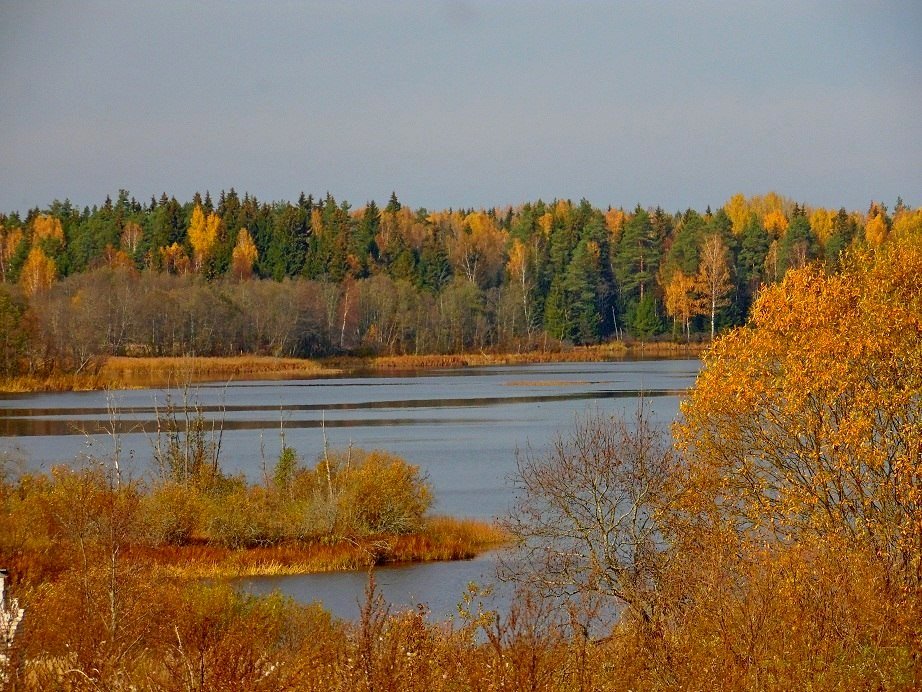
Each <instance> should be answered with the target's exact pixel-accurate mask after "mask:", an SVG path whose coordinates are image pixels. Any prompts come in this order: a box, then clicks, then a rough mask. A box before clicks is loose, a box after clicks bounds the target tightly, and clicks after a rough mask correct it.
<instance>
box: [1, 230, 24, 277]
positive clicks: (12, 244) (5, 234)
mask: <svg viewBox="0 0 922 692" xmlns="http://www.w3.org/2000/svg"><path fill="white" fill-rule="evenodd" d="M22 237H23V233H22V229H21V228H7V227H6V226H4V225H3V224H2V223H0V282H6V274H7V272H8V271H9V268H10V260H11V259H12V258H13V255H14V254H15V252H16V248H18V247H19V243H20V242H22Z"/></svg>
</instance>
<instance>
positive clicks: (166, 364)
mask: <svg viewBox="0 0 922 692" xmlns="http://www.w3.org/2000/svg"><path fill="white" fill-rule="evenodd" d="M709 346H710V344H709V343H704V342H701V343H693V344H680V343H675V342H652V343H641V342H636V343H630V344H625V343H624V342H611V343H607V344H599V345H594V346H573V347H570V348H565V349H561V350H553V351H551V350H540V351H539V350H535V351H523V352H516V353H487V352H483V351H481V352H475V353H453V354H425V355H402V356H356V355H344V356H327V357H324V358H316V359H311V358H281V357H274V356H258V355H243V356H159V357H145V356H140V357H138V356H107V357H104V358H100V359H99V360H98V362H97V363H96V365H95V367H94V368H93V370H92V372H89V373H86V372H84V373H60V374H51V375H47V376H20V377H14V378H9V379H7V380H2V381H0V393H6V394H28V393H36V392H68V391H74V392H76V391H95V390H102V389H109V388H112V389H141V388H145V387H163V386H174V385H175V386H180V385H184V384H190V383H203V382H215V381H221V380H228V381H230V380H240V381H247V380H265V379H279V380H281V379H310V378H315V377H342V376H346V375H357V374H390V373H396V372H402V371H413V370H440V369H453V368H470V367H486V366H492V365H528V364H537V363H563V362H569V363H578V362H606V361H618V360H652V359H658V358H681V357H697V356H700V355H701V353H703V352H704V351H705V350H706V349H707V348H708V347H709Z"/></svg>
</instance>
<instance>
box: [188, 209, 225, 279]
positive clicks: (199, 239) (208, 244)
mask: <svg viewBox="0 0 922 692" xmlns="http://www.w3.org/2000/svg"><path fill="white" fill-rule="evenodd" d="M220 231H221V217H220V216H218V215H217V214H216V213H215V212H211V213H210V214H208V215H207V216H206V215H205V212H204V211H203V210H202V207H201V205H198V204H197V205H195V208H194V209H193V210H192V220H191V221H190V222H189V244H190V245H191V246H192V265H193V269H194V270H195V271H201V269H202V265H204V264H205V262H207V261H208V260H209V259H210V258H211V256H212V254H213V253H214V248H215V246H216V245H217V243H218V238H219V236H220Z"/></svg>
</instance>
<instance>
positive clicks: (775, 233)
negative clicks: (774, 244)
mask: <svg viewBox="0 0 922 692" xmlns="http://www.w3.org/2000/svg"><path fill="white" fill-rule="evenodd" d="M762 226H763V227H764V228H765V230H766V231H767V232H768V234H769V235H770V236H772V237H773V238H780V237H782V236H783V235H784V233H785V231H787V230H788V217H786V216H785V215H784V213H783V212H782V211H781V210H779V209H773V210H771V211H770V212H768V213H767V214H765V216H763V217H762Z"/></svg>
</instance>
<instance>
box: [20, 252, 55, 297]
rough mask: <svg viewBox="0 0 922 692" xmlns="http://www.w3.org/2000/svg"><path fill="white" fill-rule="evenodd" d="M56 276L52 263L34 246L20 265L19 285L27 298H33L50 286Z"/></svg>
mask: <svg viewBox="0 0 922 692" xmlns="http://www.w3.org/2000/svg"><path fill="white" fill-rule="evenodd" d="M57 276H58V270H57V267H56V266H55V264H54V261H53V260H51V258H49V257H48V256H47V255H46V254H45V252H44V251H43V250H42V249H41V248H40V247H38V246H34V247H33V248H32V249H31V250H29V256H28V257H26V261H25V264H23V265H22V272H21V273H20V275H19V283H20V284H21V285H22V290H23V292H24V293H25V294H26V295H27V296H33V295H35V294H36V293H40V292H41V291H44V290H45V289H47V288H48V287H49V286H51V284H53V283H54V280H55V279H56V278H57Z"/></svg>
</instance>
